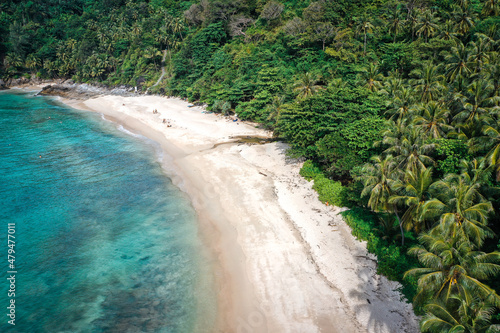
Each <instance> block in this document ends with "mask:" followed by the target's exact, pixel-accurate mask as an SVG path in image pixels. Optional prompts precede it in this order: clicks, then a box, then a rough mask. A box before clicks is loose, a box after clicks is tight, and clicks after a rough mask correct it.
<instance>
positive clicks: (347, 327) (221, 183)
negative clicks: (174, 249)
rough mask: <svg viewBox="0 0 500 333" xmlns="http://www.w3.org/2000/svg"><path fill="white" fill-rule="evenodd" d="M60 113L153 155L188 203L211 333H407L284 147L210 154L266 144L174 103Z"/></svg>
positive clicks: (123, 102)
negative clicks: (209, 269) (204, 275)
mask: <svg viewBox="0 0 500 333" xmlns="http://www.w3.org/2000/svg"><path fill="white" fill-rule="evenodd" d="M65 103H67V104H70V105H71V106H73V107H75V108H80V109H90V110H94V111H97V112H101V113H103V114H104V115H105V116H106V117H108V118H111V119H113V120H114V121H116V122H119V123H121V124H123V125H124V126H126V127H127V128H128V129H129V130H132V131H134V132H136V133H139V134H142V135H145V136H147V137H149V138H151V139H153V140H155V141H157V142H159V143H160V144H161V145H162V146H163V148H164V150H165V151H166V152H167V154H168V158H166V159H165V164H166V165H165V170H166V172H167V173H168V174H169V176H170V177H171V178H172V179H173V181H174V183H175V184H176V185H178V186H179V187H180V188H181V189H182V190H183V191H185V192H186V193H188V195H189V196H190V197H191V199H192V201H193V205H194V207H195V208H196V210H197V212H198V215H199V218H200V226H201V229H202V236H203V238H204V239H205V240H206V242H207V244H208V245H209V246H210V248H211V249H213V252H214V254H215V256H216V259H215V260H214V265H215V267H216V268H215V269H214V271H215V273H214V274H215V275H216V281H217V288H218V294H219V299H218V313H219V322H218V330H217V331H218V332H245V333H247V332H248V333H249V332H256V333H266V332H269V333H271V332H328V333H329V332H376V333H379V332H398V333H399V332H418V324H417V319H416V317H415V316H414V315H413V312H412V307H411V305H410V304H407V303H405V302H402V301H400V297H401V296H400V294H399V293H398V292H396V291H395V289H396V288H397V287H398V284H397V283H394V282H390V281H388V280H387V279H386V278H384V277H381V276H379V275H377V274H376V273H375V272H376V263H375V260H374V259H375V258H374V257H373V256H372V255H369V254H368V253H367V251H366V245H365V244H364V243H362V242H359V241H357V240H355V238H354V237H353V236H352V235H351V233H350V229H349V227H348V226H347V225H346V224H345V222H344V221H343V220H342V218H341V217H340V216H339V215H337V213H338V212H340V211H341V209H339V208H336V207H327V206H325V205H323V204H322V203H321V202H319V201H318V199H317V194H316V193H315V192H314V190H312V188H311V186H312V184H311V183H309V182H307V181H305V180H304V179H303V178H302V177H301V176H300V175H299V174H298V172H299V169H300V166H301V165H300V163H297V162H295V161H287V159H286V158H285V154H284V152H285V150H286V145H285V144H283V143H268V144H264V145H247V144H236V143H227V144H222V145H217V146H216V147H214V145H215V144H217V143H221V142H229V141H231V138H232V137H235V136H241V135H251V136H269V135H270V133H268V132H266V131H264V130H260V129H256V128H255V127H254V126H252V125H251V124H245V123H241V122H232V121H228V120H226V119H224V118H223V117H220V116H216V115H214V114H204V113H202V109H201V108H198V107H193V108H188V107H187V106H188V103H187V102H184V101H182V100H180V99H168V98H162V97H153V96H141V97H117V96H104V97H99V98H94V99H90V100H87V101H84V102H81V101H68V100H66V101H65ZM153 109H157V110H158V112H159V114H158V115H153V113H152V111H153ZM164 118H165V119H168V120H170V124H171V125H172V127H168V125H166V124H163V123H162V119H164Z"/></svg>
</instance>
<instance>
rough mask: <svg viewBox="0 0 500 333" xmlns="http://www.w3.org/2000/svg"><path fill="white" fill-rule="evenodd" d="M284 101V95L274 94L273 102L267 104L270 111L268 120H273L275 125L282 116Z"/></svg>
mask: <svg viewBox="0 0 500 333" xmlns="http://www.w3.org/2000/svg"><path fill="white" fill-rule="evenodd" d="M284 101H285V97H284V96H273V100H272V102H271V104H268V106H267V111H268V113H269V116H268V117H267V120H268V121H271V122H272V124H273V126H274V125H276V123H277V122H278V120H279V118H280V116H281V109H282V108H281V107H282V106H283V102H284Z"/></svg>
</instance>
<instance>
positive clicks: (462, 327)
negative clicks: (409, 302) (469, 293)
mask: <svg viewBox="0 0 500 333" xmlns="http://www.w3.org/2000/svg"><path fill="white" fill-rule="evenodd" d="M450 299H451V301H452V302H450V303H448V304H445V303H443V302H439V301H436V302H434V303H430V304H428V305H427V306H426V307H425V310H426V312H427V314H426V315H425V317H424V318H422V321H421V322H420V329H421V331H422V332H431V333H454V332H455V333H456V332H470V333H488V332H500V325H498V324H496V325H492V324H491V317H492V315H493V314H494V313H495V306H494V305H493V304H492V303H491V302H489V301H487V300H486V301H485V300H481V299H479V298H472V299H464V298H462V297H460V296H459V295H453V296H450Z"/></svg>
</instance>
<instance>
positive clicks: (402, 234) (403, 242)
mask: <svg viewBox="0 0 500 333" xmlns="http://www.w3.org/2000/svg"><path fill="white" fill-rule="evenodd" d="M394 214H395V215H396V217H397V218H398V222H399V229H401V246H404V245H405V234H404V231H403V222H402V221H401V219H400V218H399V215H398V211H397V210H396V209H394Z"/></svg>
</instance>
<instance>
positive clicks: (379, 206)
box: [361, 155, 404, 245]
mask: <svg viewBox="0 0 500 333" xmlns="http://www.w3.org/2000/svg"><path fill="white" fill-rule="evenodd" d="M371 162H372V163H368V164H366V165H365V166H363V169H362V170H363V183H364V188H363V191H362V192H361V196H362V197H364V196H367V195H368V194H369V195H370V198H369V199H368V207H370V208H371V209H372V210H373V211H375V212H381V211H382V212H390V213H394V214H395V215H396V217H397V219H398V223H399V227H400V229H401V237H402V240H401V242H402V244H403V245H404V232H403V225H402V221H401V219H400V218H399V215H398V211H397V207H396V205H394V204H392V203H390V202H389V198H390V197H391V196H392V195H393V190H392V187H393V185H394V183H395V182H396V181H397V179H398V177H399V170H398V169H397V164H396V161H395V160H394V158H393V157H392V155H387V156H386V157H385V158H384V159H382V157H380V156H373V157H372V158H371Z"/></svg>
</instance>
